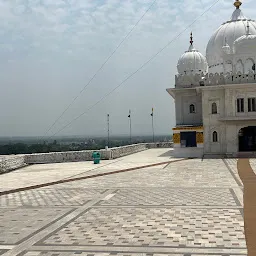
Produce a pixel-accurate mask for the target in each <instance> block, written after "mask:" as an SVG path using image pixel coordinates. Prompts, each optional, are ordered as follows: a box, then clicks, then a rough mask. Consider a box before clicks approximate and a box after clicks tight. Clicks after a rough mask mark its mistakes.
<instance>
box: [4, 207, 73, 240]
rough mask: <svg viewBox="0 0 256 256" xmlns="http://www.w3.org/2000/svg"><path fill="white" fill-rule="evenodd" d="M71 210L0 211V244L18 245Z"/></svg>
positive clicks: (20, 209) (18, 209)
mask: <svg viewBox="0 0 256 256" xmlns="http://www.w3.org/2000/svg"><path fill="white" fill-rule="evenodd" d="M68 211H70V209H67V208H66V209H60V208H59V209H54V208H53V209H51V210H50V211H49V209H42V208H41V209H22V208H17V209H0V230H1V232H0V244H16V243H18V242H20V241H21V240H23V239H24V238H25V237H27V236H29V235H31V234H32V233H33V232H35V231H37V230H38V229H40V228H42V227H43V226H45V225H47V224H48V223H50V222H52V221H54V220H56V219H57V218H59V217H61V216H62V215H63V214H65V213H66V212H68Z"/></svg>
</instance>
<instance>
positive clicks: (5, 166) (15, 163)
mask: <svg viewBox="0 0 256 256" xmlns="http://www.w3.org/2000/svg"><path fill="white" fill-rule="evenodd" d="M26 165H27V163H26V162H25V156H24V155H18V156H9V157H7V158H5V159H4V160H2V161H0V174H2V173H6V172H10V171H13V170H16V169H19V168H22V167H25V166H26Z"/></svg>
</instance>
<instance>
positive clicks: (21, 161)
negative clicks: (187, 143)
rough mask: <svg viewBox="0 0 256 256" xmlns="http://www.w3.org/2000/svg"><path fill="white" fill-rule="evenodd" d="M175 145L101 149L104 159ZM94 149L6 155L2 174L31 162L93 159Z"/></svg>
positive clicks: (0, 162)
mask: <svg viewBox="0 0 256 256" xmlns="http://www.w3.org/2000/svg"><path fill="white" fill-rule="evenodd" d="M172 146H173V143H172V142H160V143H140V144H133V145H127V146H123V147H115V148H109V149H101V150H99V152H100V154H101V159H102V160H110V159H116V158H119V157H123V156H127V155H130V154H134V153H137V152H141V151H143V150H147V149H149V148H170V147H172ZM93 152H94V150H83V151H68V152H51V153H40V154H26V155H16V156H5V157H4V158H3V159H2V161H0V174H1V173H6V172H9V171H12V170H15V169H18V168H21V167H24V166H26V165H29V164H49V163H62V162H79V161H92V153H93Z"/></svg>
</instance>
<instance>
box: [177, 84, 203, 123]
mask: <svg viewBox="0 0 256 256" xmlns="http://www.w3.org/2000/svg"><path fill="white" fill-rule="evenodd" d="M190 104H194V105H195V109H196V112H195V113H190V112H189V106H190ZM175 111H176V124H177V125H181V124H183V125H193V124H200V123H202V122H203V120H202V98H201V94H197V92H196V90H191V89H190V90H185V91H182V92H177V93H176V94H175Z"/></svg>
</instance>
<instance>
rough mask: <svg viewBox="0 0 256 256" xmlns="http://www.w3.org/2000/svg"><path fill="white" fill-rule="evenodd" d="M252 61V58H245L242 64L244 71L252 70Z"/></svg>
mask: <svg viewBox="0 0 256 256" xmlns="http://www.w3.org/2000/svg"><path fill="white" fill-rule="evenodd" d="M253 65H254V61H253V60H252V59H247V60H246V62H245V64H244V73H245V74H248V73H249V72H254V70H253Z"/></svg>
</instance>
